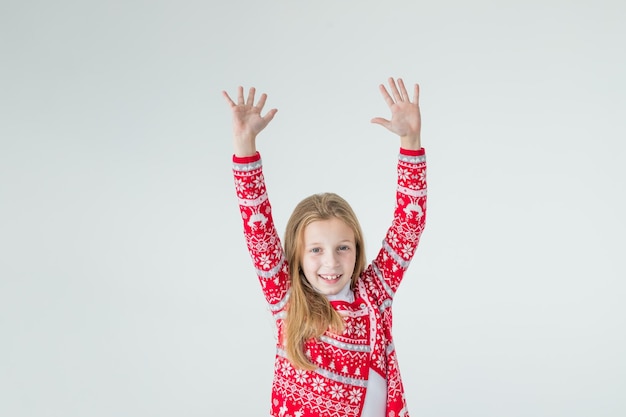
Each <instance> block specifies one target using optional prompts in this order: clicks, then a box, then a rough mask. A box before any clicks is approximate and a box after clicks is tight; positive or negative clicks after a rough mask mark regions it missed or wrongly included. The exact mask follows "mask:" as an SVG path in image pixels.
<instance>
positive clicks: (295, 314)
mask: <svg viewBox="0 0 626 417" xmlns="http://www.w3.org/2000/svg"><path fill="white" fill-rule="evenodd" d="M332 218H337V219H339V220H342V221H343V222H345V224H346V225H347V226H348V227H350V228H351V229H352V231H353V232H354V240H355V244H356V260H355V266H354V273H353V275H352V278H351V284H350V285H351V287H352V289H354V286H355V285H356V281H357V279H358V277H359V276H360V275H361V273H362V272H363V271H364V269H365V248H364V243H365V241H364V238H363V232H362V230H361V226H360V224H359V221H358V219H357V217H356V215H355V214H354V211H353V210H352V208H351V207H350V205H349V204H348V202H347V201H346V200H344V199H343V198H341V197H340V196H338V195H337V194H334V193H322V194H314V195H312V196H310V197H307V198H305V199H304V200H302V201H301V202H300V203H298V205H297V206H296V207H295V209H294V210H293V213H292V214H291V217H290V218H289V221H288V222H287V226H286V228H285V239H284V244H285V257H286V258H287V262H288V263H289V270H290V272H289V273H290V280H291V295H290V296H289V302H288V304H287V316H286V319H285V327H284V329H283V334H282V338H283V342H284V344H285V349H286V352H287V358H288V359H289V360H290V361H291V363H292V364H293V365H294V366H295V367H297V368H301V369H309V370H313V369H315V368H316V366H315V365H314V364H313V363H312V362H311V361H310V360H309V359H308V358H307V356H306V354H305V352H304V344H305V342H306V341H307V340H309V339H312V338H317V337H319V336H321V335H322V334H323V333H324V332H325V331H326V330H328V329H330V330H332V331H333V332H336V333H340V332H342V331H343V318H342V317H341V316H340V315H339V313H337V311H335V310H334V309H333V308H332V306H331V304H330V302H329V301H328V299H327V298H326V296H324V295H323V294H320V293H319V292H317V291H316V290H315V289H314V288H313V287H312V286H311V284H310V283H309V282H308V280H307V279H306V277H305V276H304V274H303V272H302V269H301V263H302V255H303V251H304V229H305V228H306V227H307V226H308V225H309V224H311V223H312V222H314V221H318V220H328V219H332Z"/></svg>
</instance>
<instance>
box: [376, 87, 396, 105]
mask: <svg viewBox="0 0 626 417" xmlns="http://www.w3.org/2000/svg"><path fill="white" fill-rule="evenodd" d="M378 88H379V89H380V94H382V95H383V98H384V99H385V102H386V103H387V105H388V106H389V107H391V106H393V98H391V96H390V95H389V92H388V91H387V89H386V88H385V86H384V85H383V84H381V85H380V86H379V87H378Z"/></svg>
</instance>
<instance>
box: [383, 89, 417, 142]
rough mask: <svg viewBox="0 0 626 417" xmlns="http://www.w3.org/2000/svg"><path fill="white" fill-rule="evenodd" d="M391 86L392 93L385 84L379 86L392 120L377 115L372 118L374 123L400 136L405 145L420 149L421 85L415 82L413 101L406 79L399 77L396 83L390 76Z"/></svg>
mask: <svg viewBox="0 0 626 417" xmlns="http://www.w3.org/2000/svg"><path fill="white" fill-rule="evenodd" d="M389 87H390V89H391V94H389V92H388V91H387V89H386V88H385V86H384V85H383V84H381V85H380V87H379V88H380V93H381V94H382V96H383V98H384V99H385V102H387V105H388V106H389V109H391V120H387V119H385V118H382V117H375V118H373V119H372V123H376V124H379V125H381V126H383V127H385V128H387V129H388V130H389V131H391V132H393V133H395V134H396V135H398V136H400V138H401V141H402V145H403V147H410V148H416V149H419V148H420V147H421V146H420V134H421V129H422V117H421V114H420V108H419V92H420V90H419V85H418V84H415V86H414V88H413V101H411V99H410V98H409V94H408V92H407V90H406V87H405V86H404V81H402V79H401V78H399V79H398V83H397V85H396V82H395V80H394V79H393V78H392V77H390V78H389ZM392 95H393V97H392Z"/></svg>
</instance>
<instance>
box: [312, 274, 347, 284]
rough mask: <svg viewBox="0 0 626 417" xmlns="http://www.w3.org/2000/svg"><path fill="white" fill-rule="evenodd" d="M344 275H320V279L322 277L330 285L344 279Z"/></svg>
mask: <svg viewBox="0 0 626 417" xmlns="http://www.w3.org/2000/svg"><path fill="white" fill-rule="evenodd" d="M342 276H343V275H342V274H334V275H321V274H320V275H318V277H320V278H321V279H322V280H323V281H326V282H328V283H335V282H337V281H339V279H340V278H341V277H342Z"/></svg>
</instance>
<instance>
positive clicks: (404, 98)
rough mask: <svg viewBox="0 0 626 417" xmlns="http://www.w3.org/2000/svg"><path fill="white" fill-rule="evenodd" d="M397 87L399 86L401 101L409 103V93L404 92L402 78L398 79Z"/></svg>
mask: <svg viewBox="0 0 626 417" xmlns="http://www.w3.org/2000/svg"><path fill="white" fill-rule="evenodd" d="M398 85H399V86H400V95H401V96H402V101H408V102H409V103H410V102H411V100H409V93H408V92H407V91H406V86H405V85H404V81H403V80H402V78H398Z"/></svg>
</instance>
